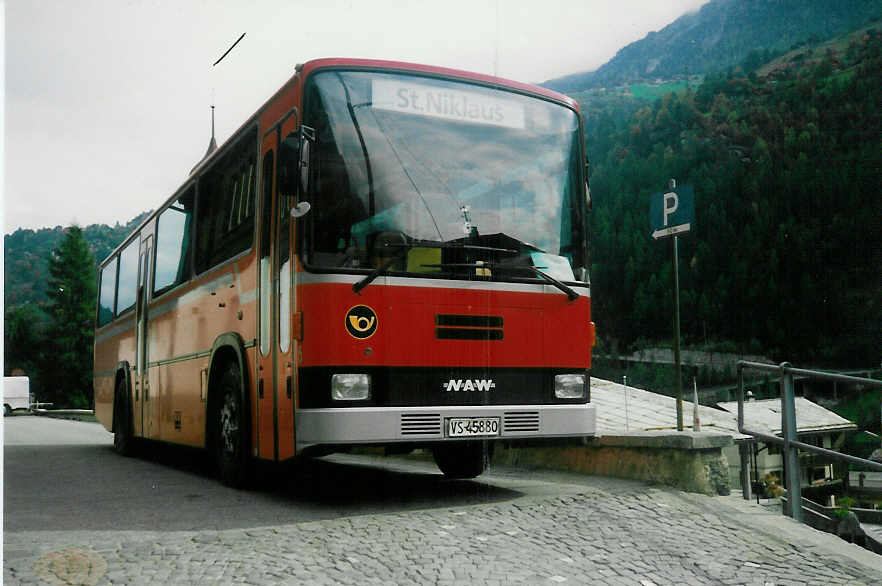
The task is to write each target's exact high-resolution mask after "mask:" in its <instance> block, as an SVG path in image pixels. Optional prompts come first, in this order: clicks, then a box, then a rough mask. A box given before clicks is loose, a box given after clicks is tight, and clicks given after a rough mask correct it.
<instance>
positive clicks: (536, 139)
mask: <svg viewBox="0 0 882 586" xmlns="http://www.w3.org/2000/svg"><path fill="white" fill-rule="evenodd" d="M582 136H583V131H582V123H581V118H580V114H579V109H578V106H577V104H576V103H575V102H574V101H573V100H571V99H569V98H567V97H565V96H562V95H559V94H557V93H554V92H551V91H548V90H545V89H543V88H539V87H534V86H529V85H524V84H520V83H516V82H512V81H506V80H502V79H498V78H496V77H488V76H485V75H478V74H472V73H466V72H463V71H455V70H450V69H442V68H437V67H428V66H422V65H413V64H407V63H397V62H387V61H374V60H361V59H320V60H315V61H310V62H309V63H306V64H304V65H299V66H297V68H296V70H295V74H294V76H293V77H292V78H291V79H290V80H289V81H288V82H287V83H286V84H285V85H284V86H283V87H282V88H281V89H280V90H279V91H278V92H277V93H276V94H275V95H274V96H273V97H272V98H270V100H269V101H267V102H266V103H265V104H264V106H263V107H262V108H260V110H259V111H258V112H257V113H256V114H254V116H252V117H251V118H250V119H249V120H248V121H247V122H246V123H245V124H244V125H242V126H241V127H240V128H239V129H238V130H237V131H236V132H235V133H234V134H233V135H232V137H231V138H230V139H229V140H227V141H226V142H225V144H223V145H222V146H221V147H220V148H218V149H217V150H215V151H214V152H212V153H210V155H208V156H206V158H205V159H203V161H201V162H200V163H199V165H198V166H197V167H196V168H195V169H194V170H193V172H192V173H191V175H190V177H189V178H187V180H186V181H184V182H183V184H182V185H181V187H180V189H178V191H177V192H176V193H175V194H173V195H172V196H171V197H170V198H169V199H167V200H166V201H165V203H164V204H163V205H162V206H161V207H159V209H158V210H157V211H156V212H154V213H153V214H152V215H151V216H150V217H149V218H148V219H147V220H145V221H144V222H143V223H142V224H141V225H140V226H139V227H138V229H136V230H135V231H134V233H132V234H131V235H130V236H129V237H128V238H127V239H126V241H125V242H123V243H122V244H121V245H120V246H119V247H118V248H117V249H116V250H115V251H114V252H113V253H112V254H111V255H110V256H109V257H108V258H107V259H105V260H104V261H103V262H102V263H101V265H100V270H99V299H98V310H97V318H96V320H97V321H96V331H95V356H94V360H95V367H94V370H95V379H94V383H95V412H96V415H97V416H98V418H99V420H100V421H101V422H102V423H103V424H104V426H105V427H106V428H108V429H109V430H111V431H113V433H114V438H115V445H116V448H117V450H118V451H119V452H121V453H126V452H128V451H129V450H130V449H131V446H132V442H133V441H135V440H137V439H147V440H156V441H160V442H170V443H174V444H183V445H188V446H194V447H201V448H206V449H207V450H208V451H209V452H210V453H211V454H212V455H213V457H214V458H216V459H217V464H218V468H219V472H220V476H221V479H222V480H223V481H224V482H225V483H227V484H230V485H241V484H242V482H243V481H244V480H245V478H246V476H247V470H248V468H249V466H250V465H251V464H252V463H253V462H254V461H255V460H263V461H273V462H281V461H286V460H290V459H292V458H294V457H295V456H301V455H311V454H312V455H322V454H327V453H331V452H335V451H343V450H346V449H349V448H352V447H354V446H385V447H387V448H390V449H392V450H400V451H406V450H408V449H412V448H416V447H421V448H430V449H431V450H432V452H433V453H434V456H435V460H436V462H437V463H438V466H439V468H440V469H441V470H442V471H443V472H444V473H445V474H446V475H448V476H452V477H474V476H477V475H478V474H480V473H481V472H483V471H484V469H485V468H486V466H487V463H488V459H489V452H490V449H491V448H492V445H493V443H494V442H497V441H505V442H518V441H533V440H536V439H538V438H575V437H590V436H593V435H594V433H595V412H594V407H593V406H592V405H591V403H590V390H589V376H588V369H589V367H590V364H591V358H590V356H591V347H592V345H593V341H594V324H593V323H592V322H591V309H590V288H589V281H588V273H587V270H586V267H587V241H588V237H587V233H586V230H587V191H586V176H585V154H584V151H583V140H582Z"/></svg>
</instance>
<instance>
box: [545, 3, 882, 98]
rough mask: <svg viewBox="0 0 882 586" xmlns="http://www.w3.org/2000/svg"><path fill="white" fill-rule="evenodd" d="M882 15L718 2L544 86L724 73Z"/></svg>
mask: <svg viewBox="0 0 882 586" xmlns="http://www.w3.org/2000/svg"><path fill="white" fill-rule="evenodd" d="M880 14H882V8H880V6H879V2H877V1H874V0H811V1H810V2H806V1H804V0H712V1H711V2H709V3H707V4H705V5H704V6H702V7H701V9H700V10H699V11H698V12H695V13H692V14H686V15H684V16H682V17H680V18H678V19H677V20H676V21H674V22H672V23H671V24H670V25H668V26H666V27H665V28H663V29H662V30H660V31H657V32H651V33H649V34H648V35H647V36H646V37H645V38H644V39H641V40H639V41H636V42H634V43H631V44H629V45H627V46H626V47H623V48H622V49H621V50H619V52H618V53H616V56H615V57H613V58H612V59H611V60H610V61H609V62H607V63H606V64H604V65H603V66H601V67H600V68H598V69H597V70H596V71H592V72H586V73H577V74H573V75H568V76H566V77H562V78H559V79H553V80H549V81H547V82H545V83H544V84H543V85H545V86H546V87H549V88H552V89H555V90H557V91H562V92H567V93H571V92H578V91H583V90H585V89H589V88H595V87H606V88H613V87H616V86H621V85H624V84H633V83H641V82H644V81H652V80H656V79H663V80H670V79H673V78H685V77H687V76H689V75H704V74H707V73H713V72H717V71H723V70H726V69H727V68H729V67H733V66H736V65H739V64H740V63H742V62H743V61H744V60H745V59H747V58H748V56H751V54H753V55H752V56H751V58H756V57H757V56H759V55H763V54H765V55H770V54H771V55H780V54H782V53H784V52H785V51H788V50H790V49H791V48H792V47H793V45H796V44H812V43H815V42H817V41H818V40H823V39H827V38H829V37H831V36H833V35H836V34H841V33H845V32H848V31H851V30H854V29H855V28H858V27H859V26H862V25H864V24H865V23H867V21H869V20H870V19H873V18H878V17H879V16H880Z"/></svg>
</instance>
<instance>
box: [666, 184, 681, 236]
mask: <svg viewBox="0 0 882 586" xmlns="http://www.w3.org/2000/svg"><path fill="white" fill-rule="evenodd" d="M679 204H680V199H679V198H678V197H677V194H676V193H674V192H673V191H669V192H668V193H666V194H665V195H664V205H663V209H662V214H663V215H664V224H663V226H664V227H667V226H668V216H670V215H671V214H673V213H674V212H676V211H677V206H679Z"/></svg>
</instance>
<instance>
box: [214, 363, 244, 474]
mask: <svg viewBox="0 0 882 586" xmlns="http://www.w3.org/2000/svg"><path fill="white" fill-rule="evenodd" d="M240 387H241V377H240V376H239V367H238V366H237V365H236V364H235V363H230V364H229V365H227V367H226V369H225V370H224V371H223V374H222V375H221V378H220V381H219V385H218V395H219V407H218V410H217V419H216V422H217V428H216V431H215V435H214V437H215V442H214V444H215V445H214V449H215V458H216V460H217V468H218V474H219V476H220V480H221V482H223V483H224V484H225V485H227V486H230V487H233V488H241V487H243V486H244V485H245V481H246V479H247V477H248V445H247V437H248V436H247V426H246V423H245V418H244V407H243V405H242V392H241V389H240Z"/></svg>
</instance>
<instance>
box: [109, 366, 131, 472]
mask: <svg viewBox="0 0 882 586" xmlns="http://www.w3.org/2000/svg"><path fill="white" fill-rule="evenodd" d="M134 445H135V438H134V435H133V433H132V410H131V409H130V408H129V401H128V394H127V393H126V385H125V382H124V381H122V380H120V381H119V382H118V383H116V391H115V392H114V395H113V449H114V450H115V451H116V453H117V454H119V455H121V456H131V455H132V454H134Z"/></svg>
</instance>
